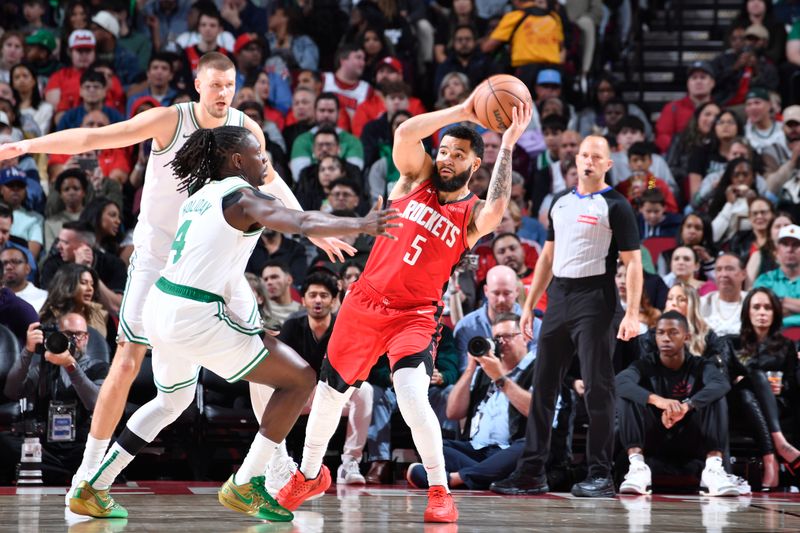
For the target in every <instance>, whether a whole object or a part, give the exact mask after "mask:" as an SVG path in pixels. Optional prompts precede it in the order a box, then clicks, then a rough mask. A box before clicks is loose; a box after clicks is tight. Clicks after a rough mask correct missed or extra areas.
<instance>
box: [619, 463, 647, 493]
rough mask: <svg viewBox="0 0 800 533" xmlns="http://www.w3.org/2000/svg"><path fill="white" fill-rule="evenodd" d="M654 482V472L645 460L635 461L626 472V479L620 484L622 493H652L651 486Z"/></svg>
mask: <svg viewBox="0 0 800 533" xmlns="http://www.w3.org/2000/svg"><path fill="white" fill-rule="evenodd" d="M652 483H653V474H652V473H651V472H650V467H649V466H647V464H646V463H644V462H643V461H634V462H633V463H631V465H630V467H629V468H628V473H627V474H625V481H623V482H622V485H620V486H619V491H620V493H622V494H650V493H652V492H653V491H652V490H650V486H651V485H652Z"/></svg>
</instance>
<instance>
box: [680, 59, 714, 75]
mask: <svg viewBox="0 0 800 533" xmlns="http://www.w3.org/2000/svg"><path fill="white" fill-rule="evenodd" d="M697 70H702V71H703V72H705V73H706V74H708V75H709V76H714V67H712V66H711V63H709V62H708V61H693V62H692V63H691V64H690V65H689V68H688V69H686V75H687V76H691V75H692V72H695V71H697Z"/></svg>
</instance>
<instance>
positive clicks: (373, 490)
mask: <svg viewBox="0 0 800 533" xmlns="http://www.w3.org/2000/svg"><path fill="white" fill-rule="evenodd" d="M217 487H218V484H216V483H205V482H188V483H187V482H137V483H130V484H128V485H121V486H115V487H114V489H113V493H114V495H115V497H116V498H117V500H118V501H119V502H120V503H121V504H122V505H124V506H126V507H127V508H128V511H129V513H130V516H129V518H128V519H127V520H92V519H86V518H85V517H80V516H78V515H74V514H72V513H70V512H69V511H66V510H65V509H64V504H63V502H64V499H63V498H64V493H65V490H66V489H65V488H58V487H44V488H16V487H8V488H0V531H3V532H5V531H8V532H11V531H14V532H20V533H28V532H30V533H34V532H42V533H49V532H64V531H68V532H70V533H77V532H84V533H88V532H92V533H112V532H121V531H130V532H140V531H146V532H152V533H162V532H163V533H169V532H181V533H200V532H242V533H244V532H248V533H262V532H263V533H267V532H273V531H275V532H279V531H286V532H296V533H301V532H302V533H316V532H323V531H337V532H338V531H341V532H347V533H378V532H396V531H422V532H425V533H434V532H436V533H454V532H457V531H461V532H473V531H475V532H484V531H485V532H492V533H511V532H518V531H520V532H521V531H532V532H548V533H552V532H555V531H558V532H579V533H612V532H613V533H626V532H627V533H638V532H642V533H644V532H648V531H652V532H659V533H669V532H675V533H693V532H707V533H729V532H741V533H745V532H746V533H756V532H766V531H779V532H786V533H789V532H791V533H797V532H799V531H800V495H798V494H789V493H774V494H754V495H753V496H752V497H739V498H705V497H700V496H694V495H674V496H670V495H655V496H639V497H630V496H623V497H619V498H613V499H591V500H589V499H577V498H573V497H572V496H571V495H568V494H562V493H557V494H547V495H544V496H531V497H505V496H499V495H495V494H492V493H489V492H470V491H456V493H455V494H456V501H457V503H458V508H459V512H460V514H461V517H460V519H459V522H458V524H423V523H422V512H423V510H424V509H425V503H426V497H425V495H426V493H425V491H421V490H409V489H406V487H405V485H393V486H382V487H352V486H349V487H336V486H333V487H332V488H331V489H330V490H329V491H328V493H327V494H325V496H323V497H322V498H319V499H317V500H315V501H312V502H308V503H306V504H304V505H303V506H302V507H301V508H300V510H298V512H297V513H296V518H295V520H294V522H291V523H286V524H272V523H267V522H260V521H255V520H250V519H248V518H247V517H245V516H242V515H239V514H237V513H234V512H232V511H229V510H227V509H225V508H224V507H222V506H221V505H219V503H218V502H217V497H216V490H217Z"/></svg>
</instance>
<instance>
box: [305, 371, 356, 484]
mask: <svg viewBox="0 0 800 533" xmlns="http://www.w3.org/2000/svg"><path fill="white" fill-rule="evenodd" d="M354 390H355V388H354V387H350V388H349V389H347V391H345V392H344V393H341V392H339V391H337V390H336V389H334V388H333V387H331V386H330V385H328V384H327V383H325V382H323V381H320V382H319V383H318V384H317V390H316V393H315V394H314V401H312V402H311V413H310V414H309V415H308V425H307V426H306V441H305V444H304V445H303V461H302V463H301V464H300V471H301V472H302V473H303V475H304V476H306V478H307V479H314V478H315V477H317V474H318V473H319V468H320V466H321V465H322V458H323V456H324V455H325V451H326V450H327V449H328V442H329V441H330V440H331V437H332V436H333V433H334V432H335V431H336V427H337V426H338V425H339V419H340V418H341V417H342V409H343V408H344V404H345V403H347V400H348V399H350V395H351V394H353V391H354Z"/></svg>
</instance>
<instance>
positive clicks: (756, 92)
mask: <svg viewBox="0 0 800 533" xmlns="http://www.w3.org/2000/svg"><path fill="white" fill-rule="evenodd" d="M751 98H758V99H759V100H766V101H767V102H769V91H768V90H766V89H765V88H763V87H753V88H751V89H750V90H749V91H747V96H745V101H747V100H750V99H751Z"/></svg>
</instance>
